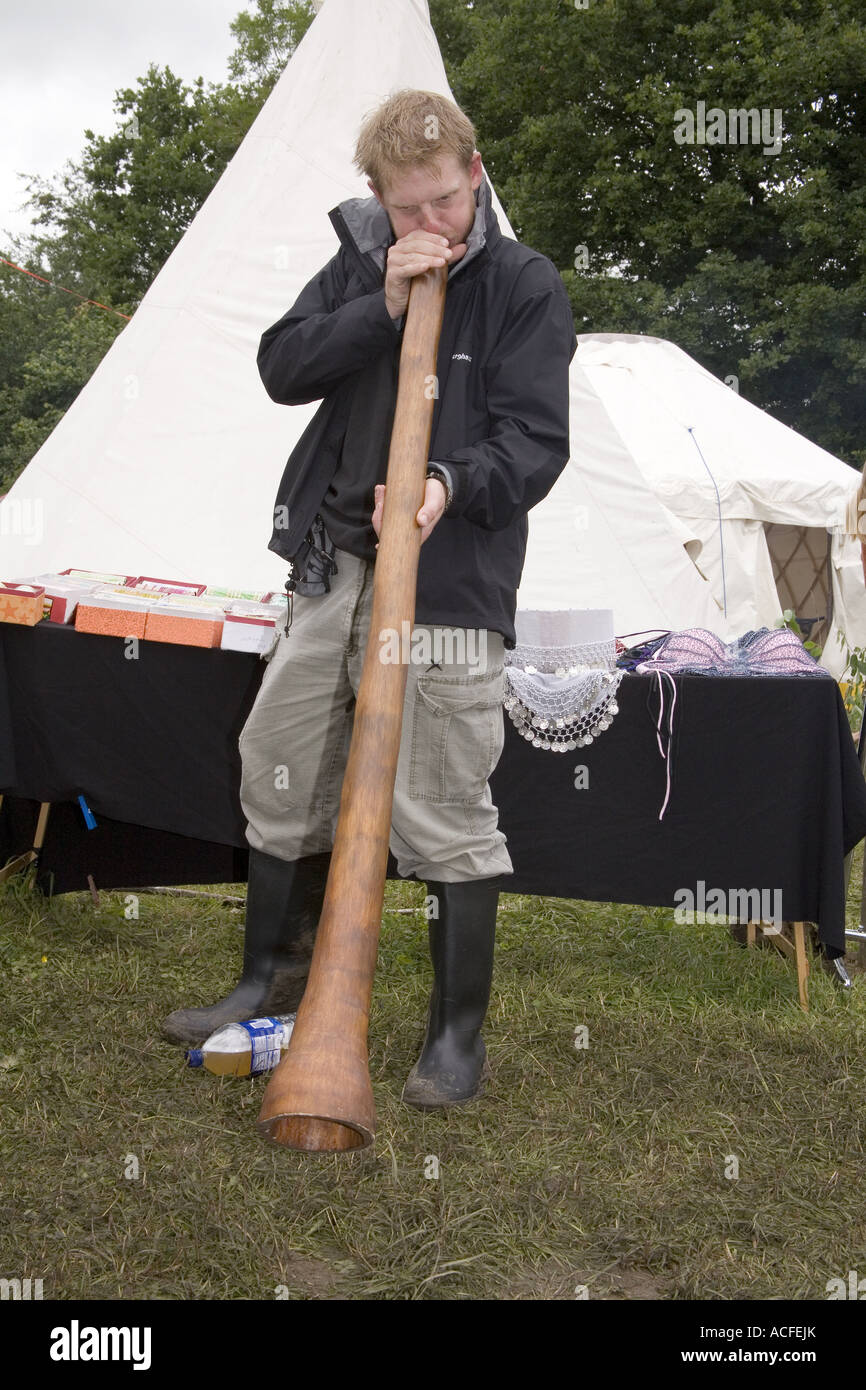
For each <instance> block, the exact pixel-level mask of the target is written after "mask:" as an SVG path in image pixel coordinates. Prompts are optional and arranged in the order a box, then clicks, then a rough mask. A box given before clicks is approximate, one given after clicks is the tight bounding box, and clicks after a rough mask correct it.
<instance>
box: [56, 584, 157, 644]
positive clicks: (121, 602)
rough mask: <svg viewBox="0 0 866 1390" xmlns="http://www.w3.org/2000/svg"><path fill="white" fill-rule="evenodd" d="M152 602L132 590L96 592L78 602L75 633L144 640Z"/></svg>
mask: <svg viewBox="0 0 866 1390" xmlns="http://www.w3.org/2000/svg"><path fill="white" fill-rule="evenodd" d="M152 603H153V599H151V598H145V597H144V596H143V595H141V594H136V593H134V592H133V590H131V589H126V590H123V589H96V590H95V591H94V592H93V593H92V594H87V595H85V596H84V597H83V598H80V599H79V600H78V607H77V609H76V610H75V630H76V632H95V633H99V634H100V635H101V636H103V637H144V629H145V623H146V620H147V614H148V609H149V608H150V606H151V604H152Z"/></svg>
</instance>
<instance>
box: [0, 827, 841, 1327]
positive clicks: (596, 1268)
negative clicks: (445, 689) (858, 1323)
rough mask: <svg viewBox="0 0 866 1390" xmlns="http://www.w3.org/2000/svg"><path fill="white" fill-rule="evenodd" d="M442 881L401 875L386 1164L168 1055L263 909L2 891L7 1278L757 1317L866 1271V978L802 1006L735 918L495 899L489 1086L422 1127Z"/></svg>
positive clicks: (228, 1295)
mask: <svg viewBox="0 0 866 1390" xmlns="http://www.w3.org/2000/svg"><path fill="white" fill-rule="evenodd" d="M861 853H862V850H861V851H858V855H857V858H856V861H855V867H854V873H853V874H852V889H851V893H850V898H849V924H850V923H854V922H855V921H856V920H857V916H858V913H859V892H858V891H856V889H857V884H858V882H859V878H858V875H859V872H860V863H861V860H860V855H861ZM207 888H208V891H210V892H216V891H218V890H217V889H215V888H214V886H213V885H207ZM226 891H227V892H230V893H234V894H237V893H242V892H243V889H242V888H238V887H236V886H233V887H231V888H227V890H226ZM423 891H424V890H423V887H422V885H420V884H408V883H406V884H389V885H388V890H387V897H386V913H385V919H384V922H383V929H382V944H381V948H380V964H379V970H378V973H377V976H376V982H375V989H374V1000H373V1012H372V1018H371V1029H370V1033H371V1049H370V1063H371V1074H372V1078H373V1087H374V1090H375V1093H376V1098H377V1105H378V1109H379V1129H378V1133H377V1140H376V1146H375V1149H374V1150H368V1151H365V1152H362V1153H356V1154H353V1155H347V1156H342V1157H335V1156H330V1157H312V1156H302V1155H297V1154H294V1153H291V1152H289V1151H286V1150H283V1149H278V1148H276V1147H274V1146H270V1145H268V1144H266V1143H265V1142H264V1141H263V1140H261V1139H260V1138H259V1137H258V1134H257V1132H256V1129H255V1119H256V1116H257V1114H258V1109H259V1105H260V1103H261V1096H262V1091H263V1089H264V1085H265V1084H266V1083H265V1079H264V1078H254V1079H237V1078H217V1077H212V1076H210V1075H209V1074H207V1073H198V1072H190V1071H188V1070H187V1069H185V1067H184V1065H183V1054H182V1051H181V1049H179V1048H175V1047H172V1046H170V1045H169V1044H168V1043H164V1042H162V1041H161V1039H160V1038H159V1022H160V1020H161V1018H162V1017H163V1016H164V1015H165V1014H166V1013H168V1012H169V1011H170V1010H171V1009H173V1008H175V1007H178V1006H179V1005H181V1004H183V1003H189V1004H197V1003H205V1002H211V1001H212V1000H213V999H214V998H216V997H218V996H220V995H222V994H223V993H225V992H226V990H227V988H228V987H230V985H231V984H232V983H233V982H234V979H235V978H236V970H237V966H238V962H239V958H240V947H241V941H242V935H241V933H242V926H243V910H242V909H239V908H237V907H232V906H231V905H229V904H221V903H220V902H219V901H218V900H211V899H205V898H201V899H191V898H187V899H174V898H166V897H157V896H153V895H144V894H143V895H141V899H140V905H139V913H140V915H139V918H138V920H128V919H127V918H126V917H125V915H124V913H125V910H126V904H125V901H124V896H123V895H122V894H116V893H114V894H113V893H104V894H102V895H101V899H100V904H99V906H98V908H97V907H95V905H94V903H93V901H92V899H91V897H90V895H89V894H79V895H65V896H63V897H60V898H57V899H55V900H53V901H51V902H49V901H48V900H46V899H43V898H41V897H39V896H38V895H34V894H33V893H32V891H31V890H30V888H29V885H28V883H27V881H26V880H21V879H16V880H13V881H10V882H9V883H8V884H6V885H5V886H2V887H0V967H2V973H3V976H4V981H5V984H4V996H5V1007H4V1010H3V1021H2V1029H0V1095H2V1104H3V1112H2V1113H3V1125H2V1139H0V1164H2V1173H3V1184H2V1190H0V1275H3V1276H4V1277H20V1278H26V1277H28V1276H29V1277H32V1278H42V1279H43V1280H44V1296H45V1298H59V1299H96V1298H108V1299H126V1298H146V1299H251V1298H269V1299H270V1298H275V1297H288V1298H290V1299H308V1298H315V1299H329V1298H331V1299H343V1298H351V1299H390V1300H394V1299H397V1300H405V1299H491V1298H492V1299H505V1300H508V1299H520V1300H527V1299H531V1300H539V1299H573V1298H574V1297H575V1290H576V1289H577V1287H578V1286H580V1285H585V1286H586V1287H587V1288H588V1291H589V1297H590V1298H593V1299H595V1298H602V1299H639V1298H657V1299H735V1298H748V1299H758V1300H764V1299H780V1298H785V1299H788V1298H790V1299H815V1298H817V1299H823V1298H825V1297H826V1292H825V1285H826V1281H827V1280H828V1279H830V1278H833V1277H836V1276H841V1277H843V1278H844V1277H846V1276H847V1271H848V1270H849V1269H858V1268H859V1270H860V1271H861V1273H863V1272H866V1216H864V1210H863V1204H862V1196H861V1183H862V1172H863V1166H864V1131H866V1122H864V1110H863V1097H864V1080H866V979H864V977H863V975H862V972H860V971H859V969H858V967H857V966H856V964H851V962H850V959H849V968H850V969H851V973H852V976H854V977H855V980H856V985H857V987H856V988H855V990H854V991H852V993H853V995H854V997H853V998H848V997H844V996H840V995H839V993H838V992H837V990H836V989H835V988H834V986H833V984H832V982H831V981H830V980H829V979H828V978H827V977H826V976H825V975H824V974H823V973H822V972H820V971H819V970H818V969H817V968H815V969H814V970H813V974H812V977H811V980H810V997H811V1011H810V1013H808V1014H804V1013H803V1012H802V1011H801V1010H800V1008H799V1006H798V1003H797V990H796V977H795V972H794V969H793V966H792V965H791V964H789V963H788V962H787V961H786V960H784V959H783V958H782V957H781V956H780V955H779V954H778V953H777V952H776V951H775V950H756V951H746V950H744V949H741V948H739V947H737V946H736V945H735V944H734V943H732V942H731V940H730V938H729V936H728V933H727V931H726V930H725V928H724V927H721V926H718V925H712V924H709V925H705V926H677V925H675V924H674V921H673V914H672V912H669V911H666V910H660V909H659V910H656V909H645V908H636V907H621V906H615V905H604V904H592V903H582V902H574V901H565V900H561V899H554V898H550V899H545V898H530V897H518V896H513V895H509V894H503V895H502V897H501V899H500V903H501V908H500V914H499V921H500V927H499V935H498V947H497V958H496V971H495V977H494V987H493V997H492V1001H491V1007H490V1012H489V1015H488V1022H487V1025H486V1028H485V1036H486V1039H487V1044H488V1050H489V1053H490V1057H491V1062H492V1065H493V1069H494V1074H493V1079H492V1081H491V1083H490V1085H489V1089H488V1092H487V1094H486V1095H485V1097H484V1098H483V1099H482V1100H481V1101H479V1102H477V1103H476V1104H474V1105H473V1106H471V1107H468V1108H466V1109H462V1110H456V1111H450V1112H444V1113H440V1114H423V1113H421V1112H418V1111H414V1110H411V1109H408V1108H407V1107H405V1106H403V1105H402V1104H401V1102H400V1092H401V1088H402V1083H403V1080H404V1078H405V1076H406V1073H407V1072H408V1070H409V1068H410V1066H411V1065H412V1062H413V1061H414V1060H415V1057H416V1055H417V1051H418V1049H419V1046H420V1043H421V1040H422V1034H423V1025H424V1015H425V1009H426V1000H427V993H428V989H429V963H428V960H427V954H426V928H425V923H424V918H423V914H422V912H421V903H422V901H423ZM406 908H409V909H413V910H412V911H409V912H407V911H405V910H401V909H406ZM580 1025H582V1026H584V1027H585V1028H586V1029H587V1030H588V1031H587V1043H588V1045H587V1046H586V1047H581V1048H577V1047H575V1028H577V1027H578V1026H580ZM434 1159H435V1160H437V1161H438V1174H439V1175H438V1178H437V1177H429V1176H426V1174H427V1173H432V1172H434V1171H435V1169H436V1162H434V1161H433V1160H434ZM734 1159H736V1161H737V1162H738V1164H739V1177H738V1178H732V1177H730V1176H726V1171H727V1172H728V1173H731V1172H732V1170H733V1167H734V1163H733V1160H734ZM136 1166H137V1172H138V1176H137V1177H136V1176H135V1175H134V1174H135V1171H136ZM127 1175H129V1176H127Z"/></svg>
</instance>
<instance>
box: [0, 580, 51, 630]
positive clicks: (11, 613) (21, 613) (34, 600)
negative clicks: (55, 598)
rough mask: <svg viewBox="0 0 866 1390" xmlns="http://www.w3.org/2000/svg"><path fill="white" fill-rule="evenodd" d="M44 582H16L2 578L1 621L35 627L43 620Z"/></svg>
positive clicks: (0, 592) (0, 583) (0, 581)
mask: <svg viewBox="0 0 866 1390" xmlns="http://www.w3.org/2000/svg"><path fill="white" fill-rule="evenodd" d="M44 597H45V586H44V584H15V583H13V582H12V581H11V580H0V623H22V624H23V625H24V626H25V627H35V626H36V624H37V623H38V622H41V620H42V605H43V600H44Z"/></svg>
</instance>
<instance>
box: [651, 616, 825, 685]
mask: <svg viewBox="0 0 866 1390" xmlns="http://www.w3.org/2000/svg"><path fill="white" fill-rule="evenodd" d="M635 670H636V671H638V672H639V673H640V674H641V675H643V674H645V673H651V672H653V671H660V672H661V671H665V672H670V673H674V674H676V673H680V674H683V675H686V674H689V673H691V674H693V675H705V676H826V677H827V678H828V679H829V680H832V679H833V677H832V676H831V675H830V672H829V671H825V670H824V668H823V666H819V665H818V663H817V661H815V660H814V658H813V657H811V656H810V655H809V653H808V652H807V651H806V649H805V647H804V646H803V644H802V642H801V641H800V639H799V637H798V636H797V635H796V633H793V632H791V631H790V630H789V629H788V628H784V627H783V628H768V627H762V628H759V629H758V630H757V632H747V633H746V634H745V635H744V636H743V637H738V638H737V639H736V641H735V642H728V643H725V642H723V641H722V640H721V638H719V637H717V636H716V634H715V633H714V632H708V631H707V630H706V628H702V627H690V628H685V629H684V630H683V631H682V632H671V633H670V634H669V635H668V636H667V637H665V638H664V639H663V640H662V642H661V643H660V644H659V646H658V647H657V648H656V650H655V652H654V653H653V655H652V656H651V657H650V658H649V660H648V661H642V662H641V663H640V664H639V665H638V666H636V667H635Z"/></svg>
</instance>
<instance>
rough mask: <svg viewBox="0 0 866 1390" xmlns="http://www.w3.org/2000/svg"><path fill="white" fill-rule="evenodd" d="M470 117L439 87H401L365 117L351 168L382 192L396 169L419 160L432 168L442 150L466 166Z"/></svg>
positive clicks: (472, 136)
mask: <svg viewBox="0 0 866 1390" xmlns="http://www.w3.org/2000/svg"><path fill="white" fill-rule="evenodd" d="M475 139H476V136H475V127H474V126H473V124H472V122H471V121H470V119H469V117H468V116H467V115H466V114H465V113H464V112H463V111H461V110H460V107H459V106H455V104H454V102H453V101H449V100H448V98H447V97H442V96H439V94H438V93H437V92H423V91H418V90H413V89H412V88H408V87H407V88H404V89H403V91H400V92H395V93H394V94H393V96H390V97H388V99H387V101H385V102H383V103H382V105H381V106H379V107H377V108H376V110H375V111H371V112H370V114H369V115H368V116H366V117H365V119H364V123H363V125H362V126H361V130H360V133H359V135H358V143H357V145H356V146H355V167H356V168H357V170H358V172H359V173H361V174H366V175H367V178H368V179H369V180H370V182H371V183H372V184H373V185H374V187H375V188H376V190H377V192H379V193H383V192H384V191H385V189H386V185H387V183H388V181H389V180H390V179H391V178H393V176H394V175H395V174H399V173H402V172H403V171H404V170H407V169H410V168H417V167H418V166H419V165H420V166H421V167H423V168H425V169H428V170H430V171H431V172H433V173H437V172H438V169H439V161H440V160H441V158H442V156H443V155H446V156H447V155H449V154H453V155H456V156H457V158H458V160H459V161H460V163H461V164H462V165H463V166H464V168H468V167H469V165H470V164H471V163H472V156H473V154H474V153H475Z"/></svg>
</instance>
